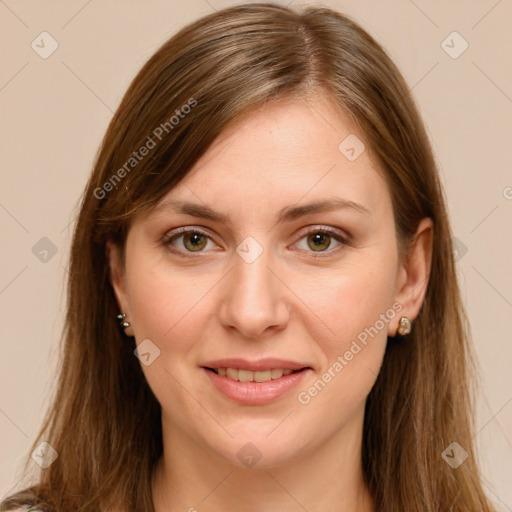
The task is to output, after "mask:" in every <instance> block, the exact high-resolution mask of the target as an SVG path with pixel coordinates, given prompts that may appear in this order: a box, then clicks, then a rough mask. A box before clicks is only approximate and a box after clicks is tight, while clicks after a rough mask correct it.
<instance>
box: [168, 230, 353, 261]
mask: <svg viewBox="0 0 512 512" xmlns="http://www.w3.org/2000/svg"><path fill="white" fill-rule="evenodd" d="M188 233H195V234H198V235H202V236H204V237H206V238H208V239H210V240H211V239H212V238H211V236H210V235H209V234H208V233H206V232H205V231H203V230H202V229H200V228H190V227H188V228H177V229H175V230H174V231H173V232H172V233H170V234H167V235H166V236H165V237H164V238H163V240H162V244H163V245H164V246H166V247H167V248H168V249H169V250H170V251H171V252H172V253H174V254H178V255H181V256H184V257H186V258H196V257H197V256H199V255H200V254H201V253H202V252H204V251H197V256H196V255H195V253H194V252H193V251H182V250H178V249H176V248H175V247H173V246H172V242H174V241H175V240H177V239H178V238H180V237H181V236H183V235H186V234H188ZM318 233H320V234H325V235H329V236H330V237H332V238H334V239H335V240H336V241H337V242H339V243H340V244H341V245H342V246H341V247H338V248H337V249H332V250H330V249H325V250H323V251H307V250H306V253H309V254H308V256H307V257H309V258H313V259H317V258H323V257H326V256H330V255H332V254H333V253H338V252H339V251H340V250H342V249H343V246H344V245H347V243H348V238H347V237H345V236H344V235H342V234H341V233H340V232H339V231H338V230H337V229H335V228H332V227H330V226H323V227H321V228H314V229H311V230H309V231H307V232H305V233H303V234H302V236H301V237H300V238H299V240H298V241H301V240H302V239H303V238H306V237H307V236H309V235H315V234H318ZM299 250H301V249H299ZM324 254H325V255H326V256H324Z"/></svg>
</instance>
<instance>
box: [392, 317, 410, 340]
mask: <svg viewBox="0 0 512 512" xmlns="http://www.w3.org/2000/svg"><path fill="white" fill-rule="evenodd" d="M411 327H412V326H411V321H410V320H409V319H408V318H407V317H406V316H403V317H402V318H400V320H399V321H398V329H397V330H396V332H397V334H400V336H405V335H406V334H409V333H410V332H411Z"/></svg>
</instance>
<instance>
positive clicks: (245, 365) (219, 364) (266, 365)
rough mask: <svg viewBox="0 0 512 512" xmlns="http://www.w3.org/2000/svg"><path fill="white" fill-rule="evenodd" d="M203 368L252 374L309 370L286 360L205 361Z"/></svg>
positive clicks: (306, 366) (235, 359)
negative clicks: (279, 369) (250, 372)
mask: <svg viewBox="0 0 512 512" xmlns="http://www.w3.org/2000/svg"><path fill="white" fill-rule="evenodd" d="M201 366H202V367H203V368H211V369H213V370H218V369H219V368H236V369H238V370H250V371H252V372H257V371H265V370H272V369H274V368H282V369H283V370H302V369H303V368H309V367H310V366H309V365H308V364H307V363H299V362H297V361H289V360H286V359H277V358H273V357H272V358H270V357H269V358H265V359H258V360H255V361H249V360H247V359H242V358H226V359H217V360H215V361H206V362H205V363H203V364H202V365H201Z"/></svg>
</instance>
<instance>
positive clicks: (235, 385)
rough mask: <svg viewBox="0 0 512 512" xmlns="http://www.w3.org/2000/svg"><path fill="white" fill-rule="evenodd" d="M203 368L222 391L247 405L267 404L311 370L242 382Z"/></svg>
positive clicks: (295, 384)
mask: <svg viewBox="0 0 512 512" xmlns="http://www.w3.org/2000/svg"><path fill="white" fill-rule="evenodd" d="M202 369H203V371H204V372H206V374H207V375H208V377H209V378H210V379H211V381H212V383H213V385H214V386H215V387H216V388H217V389H218V390H219V391H220V392H221V393H223V394H224V395H226V396H227V397H228V398H230V399H231V400H234V401H235V402H237V403H239V404H246V405H258V404H266V403H268V402H271V401H272V400H275V399H276V398H278V397H280V396H282V395H284V394H285V393H286V392H288V391H290V390H291V389H292V388H294V387H295V386H297V385H298V384H299V383H300V381H301V380H302V379H303V378H304V376H305V375H306V374H307V373H309V371H310V368H307V369H304V370H300V371H299V372H296V373H291V374H290V375H283V376H282V377H280V378H279V379H273V380H269V381H267V382H240V381H237V380H232V379H228V378H227V377H223V376H222V375H218V374H217V373H215V372H212V371H210V370H207V369H206V368H202Z"/></svg>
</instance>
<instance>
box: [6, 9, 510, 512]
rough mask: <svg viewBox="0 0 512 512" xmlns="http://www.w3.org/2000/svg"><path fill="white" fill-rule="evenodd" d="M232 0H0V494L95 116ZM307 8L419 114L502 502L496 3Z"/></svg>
mask: <svg viewBox="0 0 512 512" xmlns="http://www.w3.org/2000/svg"><path fill="white" fill-rule="evenodd" d="M235 3H237V2H228V1H222V0H208V1H206V0H190V1H187V2H179V1H177V0H174V1H173V0H166V1H163V0H154V1H152V2H142V1H120V0H118V1H103V2H100V1H99V0H89V1H87V0H73V1H69V0H67V1H63V0H62V1H51V2H39V1H35V0H33V1H20V0H17V1H16V0H5V1H3V0H0V38H1V42H2V47H3V48H4V51H3V54H2V61H1V69H0V111H1V115H2V118H3V122H2V124H1V128H0V130H1V136H0V141H1V157H2V158H1V164H2V186H1V189H0V222H1V225H2V245H1V247H2V266H1V274H0V305H1V314H2V318H1V325H2V358H1V363H0V364H1V367H0V375H1V390H2V391H1V395H0V412H1V414H0V429H1V447H0V450H1V453H2V466H1V472H0V492H1V496H4V495H5V493H7V492H8V491H9V490H10V489H12V488H13V486H15V484H16V483H17V482H18V481H19V478H20V474H19V469H20V467H21V460H22V457H24V456H25V455H26V453H27V450H28V448H29V445H30V443H31V442H32V440H33V438H34V436H35V434H36V430H37V428H38V426H39V423H40V420H41V417H42V412H43V409H44V407H45V405H46V403H47V398H48V394H49V391H50V386H51V382H52V379H53V377H54V375H55V372H56V364H57V355H58V340H59V335H60V330H61V326H62V321H63V312H64V300H65V295H64V293H63V292H64V283H65V278H66V267H67V257H68V253H69V244H70V237H71V233H72V227H73V221H74V216H75V215H76V206H77V200H78V197H79V195H80V194H81V192H82V189H83V187H84V185H85V182H86V179H87V177H88V175H89V172H90V169H91V165H92V162H93V158H94V155H95V152H96V150H97V147H98V145H99V143H100V140H101V138H102V136H103V133H104V131H105V129H106V127H107V123H108V122H109V120H110V118H111V116H112V113H113V111H114V110H115V109H116V108H117V105H118V104H119V101H120V99H121V96H122V94H123V93H124V91H125V89H126V88H127V86H128V84H129V82H130V80H131V79H132V78H133V77H134V76H135V74H136V72H137V71H138V69H139V68H140V67H141V66H142V64H143V63H144V62H145V61H146V59H147V58H149V57H150V55H151V54H152V53H153V52H154V51H155V50H156V49H157V47H158V46H159V45H160V44H161V43H162V42H163V41H164V40H166V39H167V38H168V37H170V36H171V35H172V34H173V33H174V32H175V31H176V30H177V29H178V28H180V27H182V26H183V25H184V24H186V23H188V22H190V21H192V20H195V19H197V18H198V17H200V16H202V15H204V14H207V13H210V12H212V11H213V10H214V9H215V10H218V9H220V8H222V7H225V6H228V5H234V4H235ZM279 3H281V4H287V3H289V1H288V0H283V1H281V2H279ZM309 3H310V4H315V3H317V2H309ZM297 4H298V0H294V1H292V5H297ZM322 5H325V6H331V7H334V8H336V9H338V10H340V11H341V12H344V13H347V14H349V15H351V16H353V17H354V18H355V19H356V20H358V21H359V22H360V23H361V24H362V25H363V27H365V28H366V29H367V30H368V31H369V32H370V33H371V34H372V35H373V36H375V37H376V38H377V40H378V41H380V42H381V43H382V44H383V45H384V47H385V48H386V49H387V50H388V51H389V52H390V54H391V56H392V57H393V58H394V60H395V61H396V63H397V64H398V66H399V67H400V69H401V70H402V72H403V74H404V75H405V78H406V79H407V80H408V82H409V84H410V85H411V86H412V87H413V90H414V94H415V96H416V98H417V100H418V102H419V105H420V107H421V111H422V113H423V116H424V119H425V121H426V123H427V127H428V130H429V133H430V135H431V138H432V141H433V144H434V149H435V151H436V155H437V158H438V162H439V165H440V169H441V173H442V179H443V182H444V184H445V187H446V194H447V198H448V203H449V207H450V214H451V218H452V222H453V228H454V233H455V235H456V237H457V238H458V239H459V240H460V242H459V244H462V245H460V248H461V249H460V252H459V257H460V259H459V261H458V263H457V265H458V269H459V275H460V279H461V285H462V289H463V295H464V298H465V301H466V304H467V307H468V312H469V316H470V320H471V324H472V328H473V335H474V341H475V346H476V352H477V356H478V359H479V363H480V366H481V388H480V394H479V401H478V411H477V418H476V425H477V430H478V433H477V435H476V441H477V444H478V447H479V451H480V458H481V461H482V468H483V472H484V475H485V477H486V479H487V484H486V485H487V490H488V492H489V495H490V496H491V497H493V499H494V500H495V501H496V503H497V504H498V507H499V509H500V510H509V511H510V510H512V485H511V482H512V372H511V371H510V366H511V362H512V344H511V335H510V332H511V329H512V272H511V265H510V263H511V262H512V223H511V222H510V220H511V219H512V171H511V169H512V165H511V163H512V154H511V151H510V144H511V140H512V127H511V124H512V123H511V119H512V70H511V66H510V60H509V58H510V49H511V48H512V30H511V29H510V27H511V23H512V2H511V1H510V0H499V1H496V0H482V1H472V2H468V1H464V2H463V1H454V0H452V1H450V2H444V1H441V0H436V1H428V2H427V1H426V0H414V1H413V0H395V1H389V0H386V1H376V0H375V1H373V2H369V1H356V0H352V1H346V2H341V1H334V0H333V1H328V2H323V4H322ZM43 31H46V32H48V33H49V34H51V36H52V37H53V38H54V39H55V40H56V41H57V43H58V49H57V50H56V51H55V52H54V53H53V54H52V55H50V56H49V57H48V58H46V59H43V58H41V57H40V55H39V54H38V53H36V51H34V50H33V49H32V47H31V43H32V41H34V40H35V42H36V43H38V42H39V43H38V44H39V45H40V47H41V46H42V44H41V42H40V41H41V37H38V36H39V34H41V32H43ZM453 31H457V32H459V34H460V35H461V36H462V38H463V39H464V40H465V41H467V43H468V44H469V46H468V48H467V50H466V51H465V52H464V53H462V54H461V55H460V56H459V57H458V58H452V57H451V56H450V55H448V53H446V51H445V50H444V49H443V46H444V48H446V49H448V50H449V51H450V52H451V53H452V54H454V52H458V51H460V50H461V49H462V48H463V46H461V45H462V44H464V42H463V40H461V39H457V36H450V37H449V38H448V39H447V41H446V43H444V45H443V46H442V42H443V40H445V39H446V38H447V36H449V34H451V33H452V32H453ZM42 37H46V38H47V37H48V36H42ZM454 37H455V38H454ZM452 41H453V42H452ZM446 45H449V46H451V47H452V48H451V49H449V48H447V47H446ZM44 46H45V49H46V50H48V49H49V48H50V40H49V39H45V45H44ZM39 51H40V52H41V51H43V49H42V48H39ZM43 237H47V238H48V239H50V240H51V242H52V243H53V244H54V245H55V249H56V250H57V252H56V254H55V255H53V256H52V253H51V252H49V253H48V255H47V256H46V258H47V261H46V262H44V261H41V260H40V259H39V258H40V257H42V256H41V254H40V255H39V257H36V254H34V252H33V250H32V248H33V247H34V246H35V245H36V243H38V242H39V240H40V239H41V238H43ZM40 243H42V244H45V243H46V244H48V242H47V241H45V242H40ZM36 247H38V246H36ZM466 251H467V252H466ZM35 252H37V251H35ZM454 441H456V440H454Z"/></svg>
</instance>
